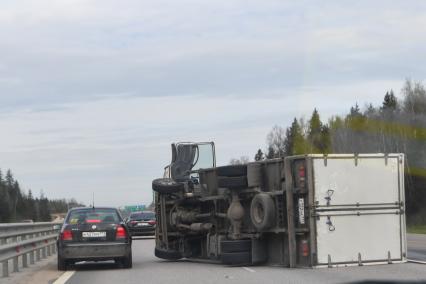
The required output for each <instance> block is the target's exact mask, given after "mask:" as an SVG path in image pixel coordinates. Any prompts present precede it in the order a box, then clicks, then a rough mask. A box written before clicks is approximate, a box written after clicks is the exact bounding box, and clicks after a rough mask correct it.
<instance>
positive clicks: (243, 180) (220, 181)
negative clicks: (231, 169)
mask: <svg viewBox="0 0 426 284" xmlns="http://www.w3.org/2000/svg"><path fill="white" fill-rule="evenodd" d="M217 185H218V186H219V187H225V188H229V189H233V188H244V187H247V177H246V176H239V177H221V176H220V177H217Z"/></svg>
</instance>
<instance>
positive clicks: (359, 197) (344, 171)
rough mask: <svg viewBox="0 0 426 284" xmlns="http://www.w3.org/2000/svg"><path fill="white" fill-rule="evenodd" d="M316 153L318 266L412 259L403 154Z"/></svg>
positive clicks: (314, 167) (315, 218)
mask: <svg viewBox="0 0 426 284" xmlns="http://www.w3.org/2000/svg"><path fill="white" fill-rule="evenodd" d="M311 157H312V158H313V186H314V190H313V193H314V201H315V206H314V217H313V218H314V220H313V221H314V224H315V228H316V252H317V265H329V266H330V265H339V264H351V263H357V264H361V263H371V262H396V261H406V237H405V234H406V233H405V212H404V177H403V169H404V163H403V162H404V157H403V155H401V154H389V155H383V154H374V155H367V154H365V155H359V156H354V155H329V156H327V157H324V156H318V155H312V156H311Z"/></svg>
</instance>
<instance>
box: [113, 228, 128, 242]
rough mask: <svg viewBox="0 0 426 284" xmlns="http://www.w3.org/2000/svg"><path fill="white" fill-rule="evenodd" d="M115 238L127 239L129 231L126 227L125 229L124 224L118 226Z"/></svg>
mask: <svg viewBox="0 0 426 284" xmlns="http://www.w3.org/2000/svg"><path fill="white" fill-rule="evenodd" d="M115 238H116V239H125V238H127V232H126V229H124V227H123V226H118V227H117V231H116V232H115Z"/></svg>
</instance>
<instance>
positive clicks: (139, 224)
mask: <svg viewBox="0 0 426 284" xmlns="http://www.w3.org/2000/svg"><path fill="white" fill-rule="evenodd" d="M148 225H149V224H148V223H138V226H148Z"/></svg>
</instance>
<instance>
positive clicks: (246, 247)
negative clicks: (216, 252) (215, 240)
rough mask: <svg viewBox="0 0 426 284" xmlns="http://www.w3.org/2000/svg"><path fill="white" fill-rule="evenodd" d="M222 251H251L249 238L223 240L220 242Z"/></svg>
mask: <svg viewBox="0 0 426 284" xmlns="http://www.w3.org/2000/svg"><path fill="white" fill-rule="evenodd" d="M220 247H221V251H222V253H227V252H251V240H235V241H231V240H224V241H221V242H220Z"/></svg>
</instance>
